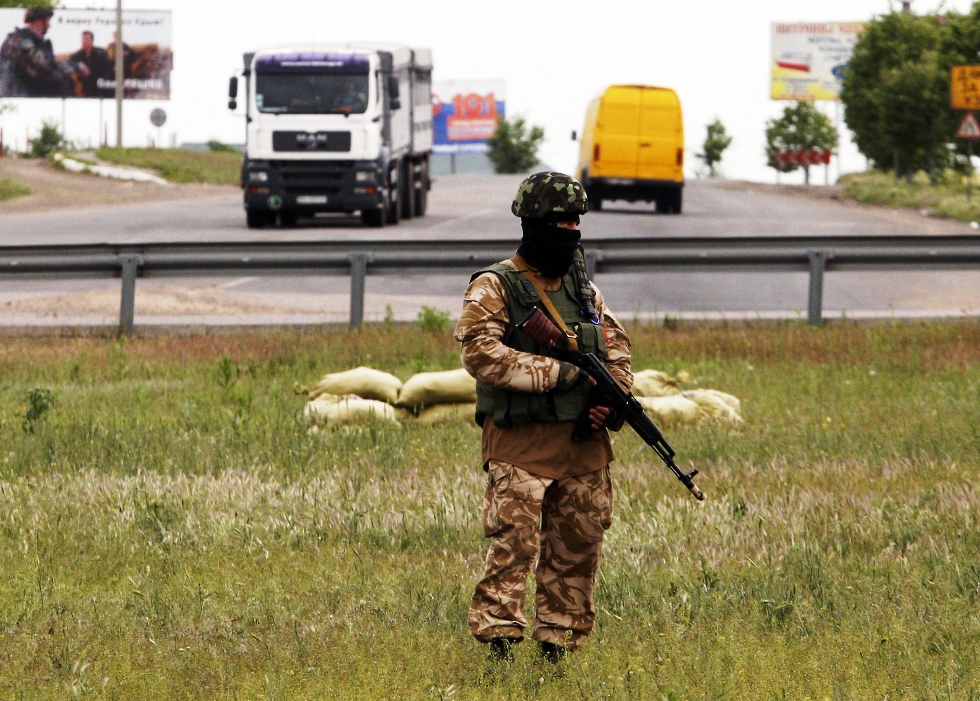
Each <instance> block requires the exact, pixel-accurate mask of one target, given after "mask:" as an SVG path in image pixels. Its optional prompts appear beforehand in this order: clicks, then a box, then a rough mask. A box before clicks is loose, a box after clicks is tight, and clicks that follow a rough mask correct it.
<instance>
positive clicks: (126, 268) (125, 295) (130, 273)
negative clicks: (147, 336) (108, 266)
mask: <svg viewBox="0 0 980 701" xmlns="http://www.w3.org/2000/svg"><path fill="white" fill-rule="evenodd" d="M119 262H120V264H121V265H122V298H121V301H120V303H119V335H120V336H132V335H133V316H134V315H135V313H136V271H137V269H138V268H139V266H140V265H142V263H143V259H142V258H141V257H140V256H138V255H134V254H132V253H129V254H125V255H121V256H119Z"/></svg>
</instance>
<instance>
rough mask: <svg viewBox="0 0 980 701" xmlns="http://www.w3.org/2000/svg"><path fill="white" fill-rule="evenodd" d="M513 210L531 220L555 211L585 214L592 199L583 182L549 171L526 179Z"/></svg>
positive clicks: (516, 197) (511, 207)
mask: <svg viewBox="0 0 980 701" xmlns="http://www.w3.org/2000/svg"><path fill="white" fill-rule="evenodd" d="M510 211H512V212H513V213H514V214H515V215H516V216H518V217H528V218H530V219H540V218H541V217H543V216H545V215H546V214H550V213H552V212H562V213H567V214H585V213H586V212H588V211H589V198H588V196H587V195H586V194H585V188H583V187H582V183H580V182H579V181H578V180H576V179H575V178H573V177H572V176H570V175H565V174H564V173H556V172H555V171H546V172H543V173H535V174H534V175H529V176H528V177H526V178H525V179H524V182H522V183H521V185H520V187H518V188H517V194H516V195H514V202H513V204H511V206H510Z"/></svg>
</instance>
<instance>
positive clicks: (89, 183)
mask: <svg viewBox="0 0 980 701" xmlns="http://www.w3.org/2000/svg"><path fill="white" fill-rule="evenodd" d="M0 178H11V179H13V180H17V181H19V182H21V183H23V184H24V185H26V186H27V187H28V188H30V191H31V194H29V195H25V196H23V197H15V198H13V199H10V200H6V201H4V202H0V214H16V213H24V212H39V211H45V210H55V209H73V208H80V207H98V206H103V205H113V204H132V203H136V202H159V201H163V200H184V199H196V198H199V197H215V196H218V195H226V194H233V193H237V192H240V190H239V188H238V187H236V186H234V185H215V184H211V183H190V184H168V185H158V184H155V183H141V182H139V183H138V182H130V181H123V180H112V179H110V178H103V177H100V176H97V175H92V174H89V173H71V172H68V171H66V170H64V169H62V168H57V167H55V166H54V165H52V164H51V163H50V162H49V161H47V160H42V159H28V158H0Z"/></svg>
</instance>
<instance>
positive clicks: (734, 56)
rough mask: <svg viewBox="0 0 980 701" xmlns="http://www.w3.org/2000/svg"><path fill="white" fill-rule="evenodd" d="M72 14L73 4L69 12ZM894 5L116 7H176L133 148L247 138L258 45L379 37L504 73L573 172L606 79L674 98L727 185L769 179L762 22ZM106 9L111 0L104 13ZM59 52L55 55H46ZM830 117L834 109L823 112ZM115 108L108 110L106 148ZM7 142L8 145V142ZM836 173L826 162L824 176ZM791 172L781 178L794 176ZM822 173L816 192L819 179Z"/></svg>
mask: <svg viewBox="0 0 980 701" xmlns="http://www.w3.org/2000/svg"><path fill="white" fill-rule="evenodd" d="M63 4H64V5H65V6H66V7H84V6H85V5H84V4H82V3H72V2H70V1H66V2H63ZM940 4H943V6H944V7H945V8H946V9H947V10H956V11H960V12H966V11H968V10H969V8H970V7H971V4H972V2H971V0H946V2H945V3H940V1H939V0H913V2H912V8H913V11H916V12H920V13H924V12H931V11H933V10H935V9H936V8H937V7H939V6H940ZM892 5H895V6H900V3H899V2H893V3H892V2H890V1H889V0H820V1H819V2H816V1H814V0H743V1H742V2H731V1H728V0H684V1H683V2H677V0H669V1H668V0H609V1H605V2H603V1H601V0H560V1H559V2H551V1H548V0H524V1H522V2H519V1H517V0H495V1H493V2H473V1H472V0H414V1H413V0H371V1H369V2H361V1H354V0H347V1H346V2H344V1H336V2H325V1H324V0H277V2H269V1H268V0H266V1H260V0H236V1H235V2H232V1H231V0H206V1H205V0H194V1H191V0H124V7H125V8H130V9H170V10H172V11H173V48H174V63H175V67H174V71H173V74H172V81H171V84H172V91H171V98H172V99H171V100H170V101H169V102H140V103H137V102H127V103H126V113H125V117H124V126H125V140H126V142H127V145H146V143H147V139H148V138H149V137H155V136H156V135H157V130H156V128H154V127H152V126H151V125H150V122H149V118H148V115H149V112H150V110H151V109H153V108H154V107H162V108H164V109H165V110H166V112H167V114H168V121H167V124H166V126H165V127H163V129H162V132H161V136H162V140H163V142H164V143H167V144H169V143H171V140H172V139H176V141H177V142H178V143H182V142H200V141H206V140H208V139H211V138H216V139H220V140H222V141H228V142H241V141H243V140H244V134H243V132H244V125H243V120H242V118H241V117H240V116H239V117H236V116H233V115H231V114H230V113H229V112H228V110H227V108H226V102H227V83H228V78H229V76H231V75H232V73H233V72H235V71H237V70H239V69H240V66H241V55H242V53H244V52H246V51H253V50H255V49H257V48H262V47H264V46H268V45H277V44H282V43H288V42H304V41H347V40H371V39H378V40H386V41H398V42H404V43H407V44H411V45H416V46H428V47H431V48H432V51H433V57H434V63H435V71H434V79H435V80H448V79H502V80H504V81H505V83H506V90H507V92H506V101H507V111H508V114H509V115H510V116H514V115H524V116H525V117H526V118H527V119H528V120H529V121H530V122H531V123H533V124H537V125H541V126H542V127H544V129H545V133H546V142H545V144H544V146H543V147H542V150H541V157H542V160H543V161H544V162H546V163H548V164H549V165H551V166H553V167H555V168H557V169H561V170H572V169H574V167H575V161H576V155H577V146H576V144H574V143H572V142H571V140H570V133H571V131H572V130H573V129H578V130H581V127H582V121H583V118H584V115H585V108H586V105H587V104H588V102H589V100H590V99H591V98H593V97H594V96H595V95H597V94H598V93H599V92H600V91H601V90H602V89H603V88H604V87H605V86H607V85H609V84H614V83H641V84H648V85H660V86H666V87H672V88H674V89H675V90H676V91H677V93H678V94H679V96H680V99H681V104H682V107H683V110H684V124H685V131H686V141H687V153H688V159H687V163H688V171H689V177H693V166H694V165H695V159H694V157H693V154H694V153H695V152H697V151H698V150H699V149H700V146H701V144H702V142H703V140H704V134H705V126H706V125H707V124H708V123H709V122H711V121H713V120H714V119H715V118H719V119H721V120H722V122H723V123H724V124H725V126H726V128H727V129H728V132H729V133H730V134H731V135H732V136H733V137H734V142H733V144H732V146H731V148H730V149H729V150H728V151H727V152H726V154H725V159H724V162H723V164H722V169H723V171H724V173H725V174H726V175H727V176H728V177H731V178H741V179H749V180H761V181H772V180H773V179H774V174H773V171H772V170H771V169H769V168H766V167H765V162H764V157H763V155H762V150H763V144H764V133H763V132H764V129H765V122H766V120H767V119H770V118H772V117H774V116H777V115H778V114H779V113H780V112H781V110H782V108H783V107H784V106H785V105H786V104H787V103H780V102H774V101H772V100H770V99H769V65H770V25H771V23H772V22H797V21H863V20H868V19H871V18H872V17H873V16H875V15H880V14H884V13H887V12H888V11H889V9H890V7H891V6H892ZM93 6H96V7H99V6H102V7H104V6H108V7H114V3H112V2H111V0H110V1H109V2H106V3H105V4H104V5H93ZM55 49H56V50H60V49H59V47H55ZM822 107H823V109H824V110H825V111H826V112H827V114H829V115H830V116H832V117H833V116H834V114H835V105H834V104H833V103H824V104H823V106H822ZM114 110H115V107H114V105H113V104H112V103H111V102H108V101H107V102H106V103H105V106H104V118H105V121H107V122H108V123H109V133H110V138H111V139H114V134H115V126H114V121H113V120H114V114H115V111H114ZM61 115H62V107H61V101H60V100H34V101H25V100H21V101H17V110H16V111H15V112H14V113H12V114H5V115H3V116H0V125H3V126H4V128H5V133H6V139H7V141H8V142H10V141H14V142H15V143H16V142H18V141H19V142H20V144H21V145H22V144H23V139H24V134H25V132H26V129H27V128H28V126H31V127H33V126H34V125H36V124H37V123H38V121H39V120H40V118H42V117H44V116H47V117H51V118H54V119H56V120H58V121H60V120H61ZM98 123H99V108H98V105H97V104H96V103H95V102H94V101H92V102H89V103H85V102H83V101H81V100H70V101H68V104H67V109H66V125H67V131H68V136H69V138H72V139H75V140H77V141H79V142H85V141H91V142H95V141H97V139H98V136H97V135H98V132H99V127H98ZM11 135H13V138H11ZM841 160H842V164H841V165H842V168H843V171H844V172H847V171H852V170H863V169H864V167H865V161H864V158H863V157H861V156H860V155H859V154H858V153H857V151H856V150H855V149H854V148H853V146H850V145H847V144H845V148H844V149H843V151H842V159H841ZM832 173H833V174H836V167H834V168H833V169H832ZM793 179H795V176H790V177H789V178H786V179H784V182H789V181H791V180H793ZM822 181H823V176H822V174H821V175H819V176H818V177H817V182H822Z"/></svg>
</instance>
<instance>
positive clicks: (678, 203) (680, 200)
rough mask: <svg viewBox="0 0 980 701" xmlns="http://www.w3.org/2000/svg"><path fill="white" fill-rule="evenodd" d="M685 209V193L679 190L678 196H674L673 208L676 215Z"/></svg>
mask: <svg viewBox="0 0 980 701" xmlns="http://www.w3.org/2000/svg"><path fill="white" fill-rule="evenodd" d="M683 208H684V191H683V190H678V191H677V194H676V195H674V206H673V211H674V214H680V213H681V209H683Z"/></svg>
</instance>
